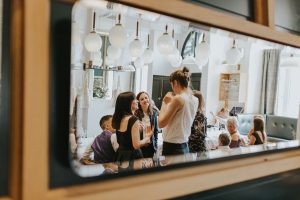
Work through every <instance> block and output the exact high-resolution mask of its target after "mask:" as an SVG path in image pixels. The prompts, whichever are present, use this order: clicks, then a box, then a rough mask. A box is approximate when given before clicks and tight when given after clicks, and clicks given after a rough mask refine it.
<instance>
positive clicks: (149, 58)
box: [143, 34, 153, 64]
mask: <svg viewBox="0 0 300 200" xmlns="http://www.w3.org/2000/svg"><path fill="white" fill-rule="evenodd" d="M149 41H150V35H149V34H148V40H147V48H146V49H145V51H144V53H143V59H144V63H145V64H150V63H152V62H153V51H152V50H151V49H150V47H149V43H150V42H149Z"/></svg>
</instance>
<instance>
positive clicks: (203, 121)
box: [189, 90, 207, 153]
mask: <svg viewBox="0 0 300 200" xmlns="http://www.w3.org/2000/svg"><path fill="white" fill-rule="evenodd" d="M193 95H194V96H195V97H196V98H197V99H198V110H197V113H196V117H195V119H194V122H193V125H192V129H191V135H190V137H189V148H190V152H191V153H196V152H203V151H206V145H205V138H206V131H207V118H206V117H205V115H204V113H203V104H204V100H203V97H202V94H201V92H200V91H197V90H194V91H193Z"/></svg>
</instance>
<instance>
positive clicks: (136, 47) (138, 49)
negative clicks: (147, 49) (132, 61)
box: [129, 21, 144, 58]
mask: <svg viewBox="0 0 300 200" xmlns="http://www.w3.org/2000/svg"><path fill="white" fill-rule="evenodd" d="M129 52H130V55H131V56H132V57H134V58H137V57H140V56H141V55H142V54H143V52H144V45H143V43H142V42H141V41H140V40H139V21H137V22H136V38H135V39H134V40H133V41H132V42H131V43H130V44H129Z"/></svg>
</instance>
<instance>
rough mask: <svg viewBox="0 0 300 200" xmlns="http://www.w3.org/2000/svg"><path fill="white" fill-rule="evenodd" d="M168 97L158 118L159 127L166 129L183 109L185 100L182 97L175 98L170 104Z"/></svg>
mask: <svg viewBox="0 0 300 200" xmlns="http://www.w3.org/2000/svg"><path fill="white" fill-rule="evenodd" d="M168 98H170V97H167V95H166V96H165V97H164V100H163V103H162V106H161V110H160V112H159V116H158V127H159V128H164V127H165V126H166V125H167V124H168V123H169V122H170V121H172V120H173V118H174V116H175V114H176V112H177V111H178V110H180V109H181V108H182V107H183V104H184V102H183V99H182V98H181V97H180V96H175V97H173V98H172V99H171V100H170V101H169V102H168V100H165V99H168Z"/></svg>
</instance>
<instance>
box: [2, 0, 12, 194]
mask: <svg viewBox="0 0 300 200" xmlns="http://www.w3.org/2000/svg"><path fill="white" fill-rule="evenodd" d="M2 12H3V13H2V15H3V18H2V19H3V25H2V47H0V48H2V55H1V59H2V60H1V66H0V70H1V79H0V80H1V83H0V85H1V88H0V158H1V161H0V196H7V195H8V174H9V170H8V166H9V132H10V127H9V126H10V120H9V119H10V94H11V93H10V80H11V75H10V74H11V73H10V53H9V52H10V47H9V45H10V35H9V34H10V18H9V17H10V1H9V0H3V11H2Z"/></svg>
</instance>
